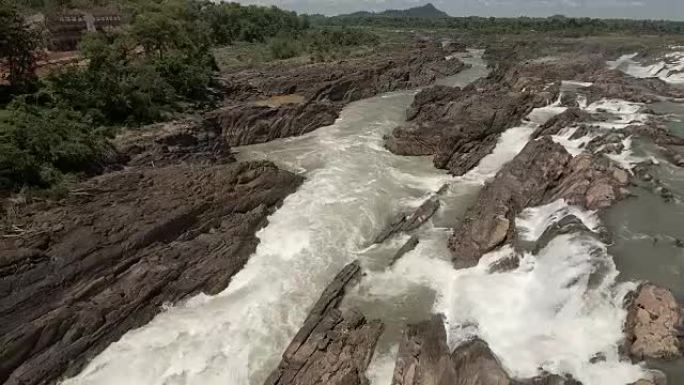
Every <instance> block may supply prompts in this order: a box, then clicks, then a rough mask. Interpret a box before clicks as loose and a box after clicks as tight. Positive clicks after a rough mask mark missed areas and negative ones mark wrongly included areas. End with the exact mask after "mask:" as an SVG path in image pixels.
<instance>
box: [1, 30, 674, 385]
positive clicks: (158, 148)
mask: <svg viewBox="0 0 684 385" xmlns="http://www.w3.org/2000/svg"><path fill="white" fill-rule="evenodd" d="M448 47H449V46H448V45H440V44H437V43H436V42H428V41H425V40H421V41H420V42H418V43H416V45H415V46H412V47H410V48H407V49H406V50H404V51H401V52H398V53H396V54H395V56H393V57H391V58H386V57H382V56H378V57H370V58H364V59H353V60H349V61H344V62H340V63H336V64H335V65H334V66H332V65H330V64H328V65H311V66H305V67H301V68H293V69H286V70H285V71H272V72H263V71H247V72H242V73H237V74H229V75H226V76H225V77H224V79H223V82H224V90H225V92H226V100H225V106H224V107H222V108H221V109H219V110H217V111H214V112H211V113H208V114H207V115H206V116H203V117H197V118H194V119H188V120H185V121H179V122H174V123H173V124H165V125H159V126H155V127H151V128H149V129H148V130H146V131H143V132H141V133H136V134H135V135H130V134H129V135H127V136H125V137H120V138H118V139H117V141H116V156H113V157H112V167H111V168H112V169H113V170H115V171H111V172H109V173H106V174H104V175H101V176H98V177H95V178H92V179H90V180H88V181H86V182H83V183H82V184H80V185H79V186H78V188H77V189H75V190H74V191H72V192H71V194H70V195H69V196H68V197H67V198H66V199H64V200H62V201H59V202H52V201H46V202H41V201H36V202H24V201H22V200H21V199H18V198H16V199H11V200H7V201H6V202H5V210H6V213H7V218H8V221H7V222H8V224H9V225H8V227H6V229H5V230H4V232H3V234H2V238H0V252H2V253H1V254H2V258H0V278H2V279H1V280H0V290H1V291H2V294H3V296H2V300H0V310H2V311H1V312H0V314H2V315H1V316H0V325H1V326H0V329H1V330H2V333H1V334H0V335H1V337H0V346H2V350H1V351H0V379H2V380H3V381H4V382H5V383H8V384H43V383H54V382H56V381H58V380H60V379H63V380H62V381H63V383H65V384H91V383H93V384H94V383H98V384H102V383H111V384H124V383H126V384H128V383H145V384H169V383H174V384H189V383H228V384H236V385H243V384H244V385H246V384H263V383H266V384H274V385H275V384H279V385H289V384H292V385H295V384H296V385H308V384H311V385H313V384H321V383H326V384H340V385H341V384H358V385H361V384H368V383H372V384H374V385H388V384H393V385H395V384H396V385H404V384H405V385H409V384H410V385H428V384H434V385H445V384H472V385H489V384H491V385H494V384H497V385H500V384H518V385H523V384H549V385H550V384H555V385H560V384H565V385H571V384H572V385H575V384H585V385H598V384H600V385H611V384H614V385H631V384H638V385H649V384H655V385H660V384H663V383H665V382H664V381H665V378H666V377H668V376H669V377H670V378H669V380H670V383H677V381H680V380H683V378H680V377H679V376H681V373H679V372H678V371H677V370H676V369H672V368H673V365H674V367H676V366H677V364H676V363H675V364H667V362H679V361H676V360H677V359H678V358H680V357H681V356H682V350H683V347H684V345H683V342H682V330H683V329H682V328H683V327H684V313H683V309H682V306H681V302H680V301H681V299H682V298H681V293H682V292H684V291H683V290H684V289H683V288H682V286H677V284H676V282H677V279H676V277H677V274H679V273H677V272H674V273H672V272H668V273H667V274H663V273H651V274H648V275H640V273H639V271H633V270H630V269H629V266H631V265H633V263H630V262H629V261H630V259H634V258H635V257H634V256H631V255H629V253H628V252H626V251H625V249H629V247H626V246H625V245H626V244H629V242H634V239H635V238H634V237H633V236H634V232H639V234H637V235H639V237H641V238H639V239H641V240H639V241H638V242H640V243H637V244H636V245H637V246H638V247H639V250H652V249H647V248H646V244H647V243H648V244H651V243H652V245H653V246H654V247H655V246H656V244H657V248H658V249H657V250H660V249H662V250H660V251H659V252H658V255H671V256H672V258H673V259H675V258H681V257H682V255H681V252H679V253H677V252H676V250H681V247H682V246H681V243H682V241H681V239H680V238H679V236H678V235H677V233H673V234H668V233H664V231H665V230H663V232H661V233H659V234H645V233H643V231H645V230H643V229H642V230H639V231H638V230H637V227H635V226H633V225H631V224H630V223H629V221H622V220H621V219H620V218H621V216H620V213H629V214H633V215H636V214H635V213H636V211H635V210H636V209H635V207H639V208H643V205H644V204H645V203H644V202H648V204H650V205H652V206H651V207H653V208H654V210H656V212H658V213H659V215H662V216H663V218H662V220H664V221H666V222H667V223H678V221H681V218H682V217H681V210H680V208H681V207H680V205H681V196H682V195H684V188H683V187H682V185H681V180H684V179H681V178H680V176H681V175H680V171H679V170H680V168H681V167H682V165H684V163H683V162H681V159H680V158H682V156H684V151H683V149H684V139H682V136H681V134H682V132H677V128H676V127H677V125H676V123H677V122H676V119H677V118H679V117H681V118H683V119H684V113H682V114H678V111H679V110H678V109H677V108H678V107H677V106H678V105H679V102H680V99H681V98H682V96H684V93H682V90H681V88H678V87H676V86H675V85H673V84H672V83H673V82H672V80H673V77H672V75H673V74H670V73H668V74H667V75H663V76H660V75H662V74H661V72H660V71H659V72H657V74H658V78H651V77H642V76H636V75H639V74H642V73H649V74H650V72H648V71H645V72H644V71H642V72H639V71H638V70H637V69H638V68H639V67H638V65H639V64H638V62H636V61H635V60H637V59H638V57H637V56H630V57H627V56H624V57H622V58H620V59H617V60H616V56H615V55H614V54H613V52H612V51H611V53H601V52H591V53H582V54H578V53H577V52H566V53H564V54H562V55H559V56H555V57H525V58H520V56H521V55H520V54H517V55H516V54H515V53H511V52H508V53H507V52H506V49H490V50H489V51H487V52H486V54H485V56H484V57H486V58H487V60H489V63H487V64H489V71H487V70H486V69H485V63H484V62H483V61H482V60H481V59H480V58H479V55H480V54H481V53H482V52H481V51H468V52H452V51H450V50H449V49H448ZM445 48H446V50H445ZM512 57H516V58H517V60H515V61H511V60H510V58H512ZM627 60H632V61H631V62H629V63H628V64H627V65H626V64H624V63H625V62H626V61H627ZM672 60H674V59H672V57H670V56H668V61H666V63H668V65H671V64H672V63H671V61H672ZM438 79H441V80H440V81H439V83H440V84H439V85H434V86H433V83H435V81H436V80H438ZM418 87H424V88H422V89H418ZM243 145H249V146H246V147H241V146H243ZM663 170H668V172H667V173H664V171H663ZM625 207H631V208H630V209H629V210H627V211H626V210H625V209H624V208H625ZM641 215H645V214H641ZM626 217H627V219H629V215H626ZM636 220H639V218H638V215H637V219H636ZM644 221H646V222H648V221H650V220H647V219H644ZM620 224H622V225H623V226H622V227H619V226H618V225H620ZM644 237H645V238H644ZM642 238H643V239H645V241H643V239H642ZM663 250H666V252H665V251H663ZM668 253H669V254H668ZM654 261H655V262H654V263H661V262H662V261H661V259H659V258H655V259H654ZM680 262H681V261H680V260H678V262H673V263H674V264H675V265H676V266H684V265H682V264H681V263H680ZM640 263H643V262H640ZM636 270H638V269H636ZM621 271H626V272H627V273H626V274H625V273H623V274H621ZM673 277H674V278H673ZM644 280H649V281H650V282H646V281H644ZM680 281H681V280H680ZM169 304H173V306H169ZM643 362H647V363H646V364H644V363H643ZM655 369H661V370H663V372H661V371H658V370H655Z"/></svg>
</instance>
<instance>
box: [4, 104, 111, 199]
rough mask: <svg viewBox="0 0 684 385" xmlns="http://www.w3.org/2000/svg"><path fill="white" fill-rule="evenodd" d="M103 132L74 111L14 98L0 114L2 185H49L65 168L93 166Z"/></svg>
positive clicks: (102, 142)
mask: <svg viewBox="0 0 684 385" xmlns="http://www.w3.org/2000/svg"><path fill="white" fill-rule="evenodd" d="M106 148H107V142H106V137H105V135H104V132H102V131H99V130H95V129H93V126H92V124H90V122H88V121H87V120H86V119H84V117H83V116H82V115H81V114H79V113H77V112H74V111H69V110H62V109H58V108H44V107H37V106H33V105H30V104H27V103H25V102H23V101H15V102H13V103H12V104H11V105H10V107H9V109H8V110H4V111H3V113H2V114H0V188H2V189H17V188H20V187H23V186H25V185H29V186H38V187H50V186H53V185H55V184H59V183H60V182H61V181H62V180H63V179H64V177H65V174H69V173H84V172H85V173H88V172H96V171H98V170H97V168H98V167H100V166H101V160H102V157H103V154H104V152H105V149H106Z"/></svg>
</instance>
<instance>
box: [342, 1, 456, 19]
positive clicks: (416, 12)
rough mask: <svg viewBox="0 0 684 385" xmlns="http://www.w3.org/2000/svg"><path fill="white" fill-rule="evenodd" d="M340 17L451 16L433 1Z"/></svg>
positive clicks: (439, 17)
mask: <svg viewBox="0 0 684 385" xmlns="http://www.w3.org/2000/svg"><path fill="white" fill-rule="evenodd" d="M338 17H350V18H355V17H391V18H418V19H442V18H448V17H450V16H449V14H448V13H446V12H444V11H441V10H439V9H437V7H435V6H434V5H433V4H432V3H428V4H425V5H423V6H420V7H414V8H409V9H404V10H396V9H389V10H386V11H383V12H378V13H375V12H367V11H361V12H355V13H350V14H347V15H340V16H338Z"/></svg>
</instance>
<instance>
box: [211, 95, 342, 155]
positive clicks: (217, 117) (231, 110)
mask: <svg viewBox="0 0 684 385" xmlns="http://www.w3.org/2000/svg"><path fill="white" fill-rule="evenodd" d="M341 110H342V106H341V105H335V104H331V103H329V102H317V101H314V102H310V103H306V104H294V105H292V104H288V105H283V106H277V107H273V106H259V105H251V104H248V105H234V106H229V107H225V108H222V109H219V110H216V111H212V112H210V113H208V114H207V125H208V127H211V128H213V129H215V130H218V131H220V132H221V137H222V138H223V140H224V141H225V142H226V143H227V144H228V145H230V146H240V145H244V144H254V143H264V142H269V141H271V140H273V139H277V138H285V137H289V136H300V135H303V134H306V133H307V132H311V131H313V130H315V129H317V128H319V127H323V126H328V125H331V124H333V123H334V122H335V120H336V119H337V118H338V117H339V113H340V111H341Z"/></svg>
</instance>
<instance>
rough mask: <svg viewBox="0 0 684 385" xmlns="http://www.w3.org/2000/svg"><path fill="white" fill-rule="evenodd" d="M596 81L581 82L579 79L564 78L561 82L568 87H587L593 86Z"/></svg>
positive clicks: (562, 85)
mask: <svg viewBox="0 0 684 385" xmlns="http://www.w3.org/2000/svg"><path fill="white" fill-rule="evenodd" d="M593 84H594V83H592V82H580V81H577V80H563V81H562V82H561V87H568V88H587V87H591V86H592V85H593Z"/></svg>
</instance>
